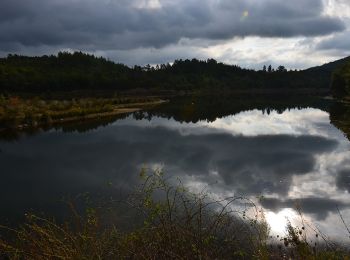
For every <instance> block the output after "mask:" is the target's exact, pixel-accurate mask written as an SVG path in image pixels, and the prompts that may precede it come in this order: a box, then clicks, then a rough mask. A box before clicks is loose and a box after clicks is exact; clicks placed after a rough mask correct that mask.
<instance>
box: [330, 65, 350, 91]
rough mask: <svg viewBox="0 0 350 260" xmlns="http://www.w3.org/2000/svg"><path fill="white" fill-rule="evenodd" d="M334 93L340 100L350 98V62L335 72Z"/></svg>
mask: <svg viewBox="0 0 350 260" xmlns="http://www.w3.org/2000/svg"><path fill="white" fill-rule="evenodd" d="M332 92H333V94H334V96H336V97H338V98H350V60H349V61H348V62H347V63H346V64H345V65H344V66H341V67H340V68H339V69H337V70H336V71H335V72H334V74H333V81H332Z"/></svg>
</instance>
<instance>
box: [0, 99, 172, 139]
mask: <svg viewBox="0 0 350 260" xmlns="http://www.w3.org/2000/svg"><path fill="white" fill-rule="evenodd" d="M167 102H169V100H164V99H160V100H156V101H150V102H137V103H129V104H120V105H116V106H115V107H114V109H113V111H108V112H99V113H91V114H86V115H81V116H71V117H62V118H58V119H52V120H50V122H45V123H43V122H36V123H35V124H31V125H30V124H19V125H16V126H14V127H1V128H0V133H1V132H4V131H6V130H9V129H12V130H27V129H35V128H39V127H45V126H52V125H56V126H59V125H60V124H64V123H73V122H78V121H85V120H94V119H103V118H106V117H111V116H117V115H123V114H129V113H134V112H137V111H141V110H143V109H145V108H147V107H153V106H158V105H161V104H164V103H167Z"/></svg>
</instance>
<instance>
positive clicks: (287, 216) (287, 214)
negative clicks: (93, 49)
mask: <svg viewBox="0 0 350 260" xmlns="http://www.w3.org/2000/svg"><path fill="white" fill-rule="evenodd" d="M265 217H266V221H267V223H268V224H269V225H270V227H271V231H272V232H273V233H276V234H279V235H281V234H284V233H285V231H286V227H287V224H288V221H290V222H291V223H292V224H294V223H295V222H296V221H295V220H296V219H297V218H298V215H297V214H296V213H295V211H294V210H293V209H288V208H286V209H283V210H281V211H280V212H278V213H274V212H271V211H270V212H267V213H266V215H265Z"/></svg>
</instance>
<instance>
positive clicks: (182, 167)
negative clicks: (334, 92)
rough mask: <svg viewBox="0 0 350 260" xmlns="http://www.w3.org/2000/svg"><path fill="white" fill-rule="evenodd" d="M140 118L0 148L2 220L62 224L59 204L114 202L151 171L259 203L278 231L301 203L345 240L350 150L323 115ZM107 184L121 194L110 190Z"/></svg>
mask: <svg viewBox="0 0 350 260" xmlns="http://www.w3.org/2000/svg"><path fill="white" fill-rule="evenodd" d="M137 116H138V118H139V120H136V119H135V118H134V117H133V116H129V117H127V118H125V119H121V120H119V121H116V122H115V123H113V124H109V125H107V126H106V127H104V128H97V129H94V130H91V131H88V132H83V133H78V132H74V131H73V132H69V133H63V132H62V131H56V130H51V131H49V132H45V133H42V134H40V135H35V136H31V137H27V138H22V139H20V140H18V141H17V142H14V143H7V142H3V143H1V146H0V148H1V153H0V165H1V177H2V181H1V184H0V201H1V205H2V217H3V218H4V217H6V218H10V219H14V218H15V217H16V216H19V215H21V214H22V213H24V212H25V211H27V210H29V209H34V210H39V211H45V212H52V213H53V214H56V215H59V214H60V212H61V208H59V207H58V206H56V205H57V204H58V203H55V202H56V201H59V199H60V198H62V196H63V195H67V194H70V195H75V194H78V193H83V192H87V191H88V192H90V193H92V194H95V195H97V196H101V195H102V196H106V195H108V196H109V195H115V194H116V193H118V192H120V191H125V190H128V189H131V188H132V187H133V186H134V185H136V183H137V180H138V172H139V170H140V168H141V167H142V166H143V165H148V166H149V167H159V166H161V167H163V168H164V170H165V172H166V173H167V174H169V175H172V176H178V177H180V178H181V179H182V180H183V182H184V183H185V184H186V185H188V186H190V187H192V188H201V187H204V186H208V187H209V188H208V189H209V191H210V192H211V193H212V194H215V195H216V196H227V195H243V196H247V197H250V198H251V199H253V200H255V201H257V200H256V197H257V196H260V195H263V196H264V197H265V198H264V199H263V200H262V201H261V205H262V206H263V207H264V209H265V210H266V212H267V215H266V216H267V220H268V221H269V222H270V224H272V228H273V230H274V231H281V230H280V229H284V225H285V223H286V219H285V218H286V217H289V218H292V219H293V218H295V217H296V213H295V211H293V208H294V207H295V205H296V204H298V205H300V207H301V208H302V210H303V212H304V213H305V217H306V218H307V219H309V220H310V221H313V222H314V223H316V224H317V225H318V226H320V228H322V229H323V230H324V231H325V232H326V233H328V234H330V235H331V236H336V237H346V235H345V231H344V229H343V227H342V226H341V222H340V219H339V218H338V216H337V209H336V208H337V207H338V208H339V209H340V210H341V211H342V213H343V215H344V217H350V197H349V191H350V185H349V184H350V149H349V148H350V143H349V141H348V140H347V139H346V138H345V137H344V135H343V134H342V132H340V131H339V130H338V129H337V128H335V127H334V126H333V125H331V124H330V119H329V115H328V113H327V112H324V111H322V110H319V109H314V108H304V109H289V110H285V111H284V112H282V113H277V112H276V111H270V112H269V113H266V111H265V112H264V111H262V110H257V109H255V110H251V111H245V112H239V113H236V114H235V115H232V116H226V117H223V118H216V119H214V120H211V121H210V122H209V121H197V122H196V123H191V122H189V123H185V122H182V123H181V122H178V121H176V120H175V119H167V118H163V117H154V116H153V117H149V114H137ZM110 182H112V183H113V184H114V186H116V187H117V188H118V189H117V190H114V191H111V190H110V189H108V188H107V186H108V185H107V184H108V183H110Z"/></svg>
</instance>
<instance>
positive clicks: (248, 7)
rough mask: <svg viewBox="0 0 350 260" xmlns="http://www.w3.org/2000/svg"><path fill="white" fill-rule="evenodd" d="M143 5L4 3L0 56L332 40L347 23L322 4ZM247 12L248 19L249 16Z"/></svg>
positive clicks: (303, 0)
mask: <svg viewBox="0 0 350 260" xmlns="http://www.w3.org/2000/svg"><path fill="white" fill-rule="evenodd" d="M137 2H138V1H137V0H134V1H126V0H118V1H107V0H101V1H100V0H99V1H97V0H87V1H86V0H85V1H83V0H75V1H72V0H60V1H58V0H53V1H47V0H4V1H1V3H0V32H1V34H0V49H1V50H2V51H3V52H4V51H16V50H19V49H21V48H25V47H28V46H30V47H38V46H53V47H63V48H64V47H65V48H80V49H84V50H122V49H132V48H138V47H155V48H159V47H163V46H165V45H168V44H172V43H177V42H178V41H179V40H180V39H181V38H189V39H197V38H198V39H205V40H225V39H230V38H233V37H235V36H238V37H244V36H261V37H293V36H299V35H304V36H314V35H326V34H330V33H333V32H336V31H342V30H343V29H344V24H343V22H342V21H341V20H340V19H338V18H334V17H328V16H323V15H322V12H323V4H322V1H321V0H295V1H290V2H288V1H287V2H286V1H284V2H283V3H282V2H281V1H279V0H267V1H260V0H251V1H246V0H237V1H229V0H221V1H212V0H203V1H198V0H186V1H185V0H178V1H176V2H174V1H169V0H163V1H160V5H161V8H154V9H148V8H137V7H136V6H137V4H138V3H137ZM245 12H246V13H245ZM244 14H245V15H244Z"/></svg>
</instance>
